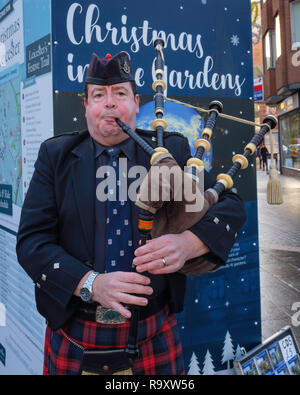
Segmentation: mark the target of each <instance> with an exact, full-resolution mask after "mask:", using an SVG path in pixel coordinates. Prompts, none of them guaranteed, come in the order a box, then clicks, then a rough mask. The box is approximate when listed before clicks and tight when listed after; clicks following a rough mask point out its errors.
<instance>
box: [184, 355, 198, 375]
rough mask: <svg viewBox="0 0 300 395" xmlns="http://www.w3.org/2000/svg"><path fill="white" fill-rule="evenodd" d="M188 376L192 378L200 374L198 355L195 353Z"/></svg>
mask: <svg viewBox="0 0 300 395" xmlns="http://www.w3.org/2000/svg"><path fill="white" fill-rule="evenodd" d="M187 374H188V375H190V376H192V375H197V376H198V375H199V374H201V373H200V368H199V363H198V359H197V356H196V354H195V353H194V352H193V354H192V357H191V361H190V364H189V370H188V372H187Z"/></svg>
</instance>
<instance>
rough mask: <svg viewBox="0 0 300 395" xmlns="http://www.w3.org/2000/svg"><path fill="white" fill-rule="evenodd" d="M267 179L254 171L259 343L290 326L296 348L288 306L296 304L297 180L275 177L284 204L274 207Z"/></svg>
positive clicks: (299, 258)
mask: <svg viewBox="0 0 300 395" xmlns="http://www.w3.org/2000/svg"><path fill="white" fill-rule="evenodd" d="M268 179H269V175H268V174H267V173H266V172H265V171H262V170H259V169H258V170H257V198H258V224H259V244H260V248H259V253H260V283H261V285H260V287H261V313H262V340H266V339H267V338H268V337H269V336H271V335H273V334H274V333H275V332H277V331H278V330H279V329H281V328H282V327H284V326H286V325H290V326H291V327H292V330H293V332H294V334H295V336H296V338H297V342H298V345H299V344H300V322H299V319H298V323H299V326H295V325H293V324H292V316H293V315H294V314H295V313H296V311H292V306H293V304H295V303H297V302H298V303H300V275H299V274H300V245H299V230H300V229H299V227H300V199H299V193H300V180H298V179H296V178H292V177H288V176H283V175H279V179H280V182H281V185H282V190H283V199H284V203H283V204H282V205H276V206H275V205H269V204H268V203H267V198H266V196H267V194H266V190H267V183H268ZM297 310H299V306H298V308H297Z"/></svg>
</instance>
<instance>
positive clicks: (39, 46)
mask: <svg viewBox="0 0 300 395" xmlns="http://www.w3.org/2000/svg"><path fill="white" fill-rule="evenodd" d="M50 33H51V30H50V0H25V1H24V0H14V1H9V2H8V1H7V0H0V63H1V67H0V205H2V210H1V209H0V375H2V374H22V375H24V374H26V375H33V374H41V373H42V369H43V345H44V333H45V320H44V318H43V317H42V316H41V315H40V314H39V313H38V311H37V310H36V307H35V295H34V284H33V282H32V280H31V279H30V278H29V277H28V275H27V274H26V273H25V271H24V270H23V269H22V268H21V266H20V265H19V263H18V260H17V256H16V237H17V232H18V226H19V221H20V214H21V207H22V204H23V198H24V195H25V192H26V188H27V187H28V184H29V182H30V179H31V176H32V173H33V165H34V162H35V160H36V157H37V153H38V150H39V147H40V144H41V142H42V141H44V140H45V139H46V138H49V137H52V136H53V111H52V108H53V100H52V74H51V42H50ZM27 66H28V67H27ZM27 71H28V73H27ZM24 183H25V184H24ZM3 208H4V210H3ZM11 209H12V210H11Z"/></svg>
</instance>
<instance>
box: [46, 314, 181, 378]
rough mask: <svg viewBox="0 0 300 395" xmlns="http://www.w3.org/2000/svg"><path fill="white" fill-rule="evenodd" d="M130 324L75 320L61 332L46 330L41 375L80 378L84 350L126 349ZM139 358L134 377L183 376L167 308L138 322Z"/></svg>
mask: <svg viewBox="0 0 300 395" xmlns="http://www.w3.org/2000/svg"><path fill="white" fill-rule="evenodd" d="M129 326H130V323H129V322H128V321H127V322H125V323H123V324H116V325H112V324H107V325H105V324H98V323H96V322H92V321H83V320H81V319H79V318H74V319H72V320H71V321H70V322H68V323H67V324H65V325H64V326H63V327H62V328H60V329H58V330H57V331H53V330H52V329H51V328H50V327H49V326H48V327H47V329H46V336H45V348H44V375H80V374H81V359H82V354H83V350H108V349H112V348H114V349H117V348H124V347H126V346H127V340H128V333H129ZM138 334H139V346H140V356H139V358H138V359H137V360H136V361H135V363H134V374H136V375H179V374H185V372H184V362H183V356H182V346H181V341H180V335H179V330H178V326H177V321H176V317H175V316H174V314H169V307H168V306H166V307H165V308H164V309H163V310H161V311H160V312H159V313H157V314H155V315H153V316H150V317H148V318H146V319H145V320H143V321H140V322H139V330H138Z"/></svg>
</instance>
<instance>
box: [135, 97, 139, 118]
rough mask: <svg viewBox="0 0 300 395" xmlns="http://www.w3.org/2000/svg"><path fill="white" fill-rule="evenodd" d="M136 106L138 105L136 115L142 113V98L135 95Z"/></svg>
mask: <svg viewBox="0 0 300 395" xmlns="http://www.w3.org/2000/svg"><path fill="white" fill-rule="evenodd" d="M135 104H136V112H135V113H136V114H138V113H139V112H140V96H139V95H138V94H136V95H135Z"/></svg>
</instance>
